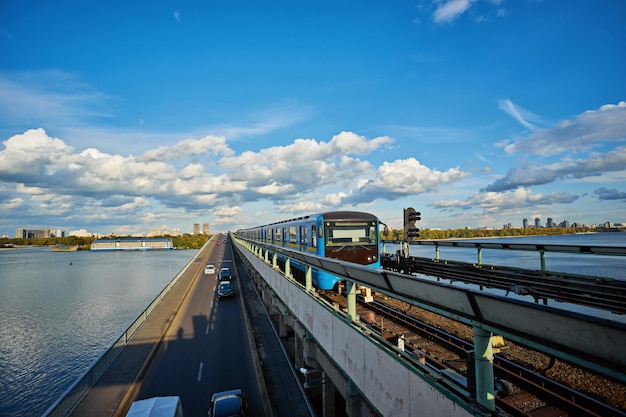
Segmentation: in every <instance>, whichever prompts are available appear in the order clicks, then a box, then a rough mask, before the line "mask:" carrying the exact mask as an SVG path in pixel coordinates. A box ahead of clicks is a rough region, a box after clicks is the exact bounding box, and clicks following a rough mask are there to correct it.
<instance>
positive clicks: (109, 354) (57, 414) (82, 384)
mask: <svg viewBox="0 0 626 417" xmlns="http://www.w3.org/2000/svg"><path fill="white" fill-rule="evenodd" d="M209 242H210V240H209V241H207V243H206V244H205V246H206V245H207V244H208V243H209ZM203 248H204V247H203ZM203 248H201V249H200V251H198V253H197V254H196V256H194V257H193V258H191V260H190V261H189V262H187V264H186V265H185V266H184V267H183V268H182V269H181V270H180V271H179V272H178V274H176V276H175V277H174V278H173V279H172V280H171V281H170V283H169V284H167V286H165V288H164V289H163V291H161V292H160V293H159V294H158V295H157V296H156V297H155V299H154V300H152V302H151V303H150V304H149V305H148V307H146V308H145V310H143V311H142V312H141V313H140V314H139V316H138V317H137V319H135V321H133V322H132V323H131V324H130V326H128V327H127V328H126V330H124V331H123V332H122V334H121V335H120V336H119V337H118V338H117V340H115V341H114V342H113V343H112V344H111V345H110V346H109V347H108V349H107V350H105V351H104V352H103V353H102V354H101V355H100V356H98V357H97V358H96V359H95V360H94V362H93V363H92V365H91V366H90V367H89V369H87V370H86V371H85V372H84V373H83V374H82V375H81V376H80V377H79V378H78V379H77V380H76V381H75V382H74V383H73V384H72V385H71V386H70V387H69V388H68V389H67V390H66V391H65V392H64V393H63V394H62V395H61V396H60V397H59V399H58V400H57V401H56V402H55V403H54V404H52V405H51V406H50V407H49V408H48V410H46V412H45V413H44V414H43V416H42V417H63V416H66V415H68V414H69V413H71V412H72V410H74V408H75V407H76V406H77V405H78V404H79V403H80V402H81V401H82V399H83V398H85V396H86V395H87V394H88V393H89V391H90V390H91V388H93V387H94V385H95V384H96V382H98V380H99V379H100V377H101V376H102V375H103V374H104V373H105V372H106V370H107V369H108V368H109V366H111V364H112V363H113V362H114V361H115V359H116V358H117V357H118V356H119V354H120V353H121V351H122V349H123V348H124V346H126V345H127V344H128V342H129V341H130V340H131V339H132V337H133V336H134V335H135V333H137V331H138V330H139V329H140V328H141V326H142V325H143V324H144V323H145V322H146V321H147V320H148V318H149V317H150V315H151V314H152V312H153V311H154V310H155V309H156V308H157V307H158V306H159V304H161V301H162V300H163V299H164V298H165V296H166V295H167V294H169V292H170V290H171V289H172V288H173V287H174V285H176V283H177V282H178V280H179V279H180V277H181V276H182V275H183V274H184V273H185V272H186V271H187V269H188V268H189V266H190V265H191V264H192V263H193V262H194V261H195V259H196V258H197V257H198V256H199V255H200V254H201V253H202V249H203Z"/></svg>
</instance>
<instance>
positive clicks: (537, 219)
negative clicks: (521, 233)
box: [535, 217, 541, 228]
mask: <svg viewBox="0 0 626 417" xmlns="http://www.w3.org/2000/svg"><path fill="white" fill-rule="evenodd" d="M535 227H537V228H539V227H541V220H540V219H539V217H536V218H535Z"/></svg>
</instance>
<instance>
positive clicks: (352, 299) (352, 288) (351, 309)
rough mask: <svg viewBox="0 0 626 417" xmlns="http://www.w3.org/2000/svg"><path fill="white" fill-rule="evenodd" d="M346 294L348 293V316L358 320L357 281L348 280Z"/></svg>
mask: <svg viewBox="0 0 626 417" xmlns="http://www.w3.org/2000/svg"><path fill="white" fill-rule="evenodd" d="M346 294H347V295H348V316H350V318H351V319H352V321H356V282H354V281H348V280H346Z"/></svg>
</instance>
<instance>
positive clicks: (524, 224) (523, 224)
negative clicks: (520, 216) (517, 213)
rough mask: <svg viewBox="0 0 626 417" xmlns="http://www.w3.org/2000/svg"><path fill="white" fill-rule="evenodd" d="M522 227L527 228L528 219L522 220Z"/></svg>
mask: <svg viewBox="0 0 626 417" xmlns="http://www.w3.org/2000/svg"><path fill="white" fill-rule="evenodd" d="M522 227H523V228H524V229H528V219H524V220H522Z"/></svg>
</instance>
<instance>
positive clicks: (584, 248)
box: [382, 240, 626, 271]
mask: <svg viewBox="0 0 626 417" xmlns="http://www.w3.org/2000/svg"><path fill="white" fill-rule="evenodd" d="M403 243H404V242H402V241H394V240H384V241H382V244H383V252H386V250H385V246H386V245H387V244H394V245H398V244H403ZM408 244H409V246H411V245H416V246H434V247H435V259H439V248H441V247H452V248H466V249H468V248H469V249H476V250H477V264H478V265H482V250H483V249H496V250H513V251H526V252H536V253H538V254H539V261H540V263H541V270H542V271H546V253H549V252H552V253H565V254H589V255H606V256H626V248H625V247H619V246H602V245H559V244H534V243H498V242H472V241H463V240H416V241H412V242H409V243H408Z"/></svg>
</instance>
